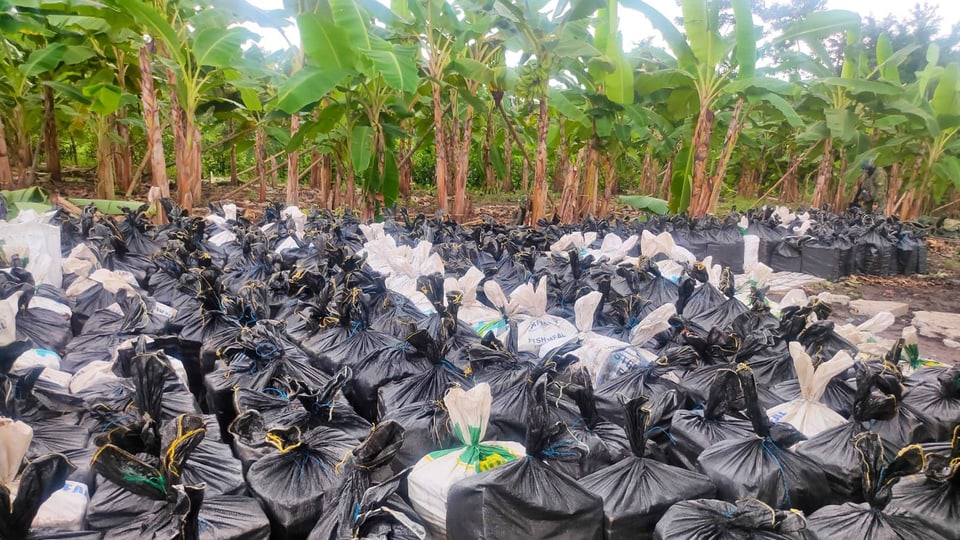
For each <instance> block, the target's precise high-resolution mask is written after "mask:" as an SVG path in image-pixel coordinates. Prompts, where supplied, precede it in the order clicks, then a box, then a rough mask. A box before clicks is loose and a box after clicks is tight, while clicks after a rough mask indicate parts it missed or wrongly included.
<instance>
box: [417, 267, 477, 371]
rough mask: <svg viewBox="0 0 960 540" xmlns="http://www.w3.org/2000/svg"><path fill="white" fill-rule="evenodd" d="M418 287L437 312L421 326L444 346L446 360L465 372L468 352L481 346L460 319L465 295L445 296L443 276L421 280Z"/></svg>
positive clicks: (468, 327)
mask: <svg viewBox="0 0 960 540" xmlns="http://www.w3.org/2000/svg"><path fill="white" fill-rule="evenodd" d="M417 285H418V286H419V287H420V290H421V291H422V292H423V293H424V295H426V297H427V299H429V300H430V303H431V304H433V309H434V310H435V312H434V313H432V314H430V315H428V316H426V317H425V318H424V319H423V320H422V321H421V322H420V325H421V326H420V327H421V328H423V329H424V330H426V331H427V332H428V333H429V334H430V337H432V338H433V339H434V341H436V342H438V343H443V344H444V348H445V349H446V352H445V353H444V356H445V357H446V359H447V361H448V362H450V363H451V364H453V365H454V366H456V367H457V368H458V369H465V368H466V367H467V363H468V359H467V354H466V349H467V347H469V346H470V345H473V344H475V343H478V342H479V341H480V338H479V336H477V333H476V332H475V331H474V330H473V328H471V327H470V325H469V324H467V323H465V322H463V321H461V320H459V319H458V318H457V313H458V311H459V309H460V296H461V294H460V293H458V292H456V291H453V292H450V293H447V294H446V295H444V285H443V276H441V275H440V274H432V275H429V276H420V277H419V278H417ZM444 300H446V303H444Z"/></svg>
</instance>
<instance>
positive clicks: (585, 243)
mask: <svg viewBox="0 0 960 540" xmlns="http://www.w3.org/2000/svg"><path fill="white" fill-rule="evenodd" d="M596 239H597V233H595V232H587V233H584V232H580V231H576V232H572V233H569V234H565V235H563V236H561V237H560V239H559V240H557V241H556V242H554V243H553V244H551V245H550V252H551V253H553V254H554V255H561V256H566V254H567V252H568V251H570V249H571V248H573V249H576V250H577V251H578V252H580V253H583V254H586V250H587V248H589V247H590V245H591V244H593V242H594V241H595V240H596Z"/></svg>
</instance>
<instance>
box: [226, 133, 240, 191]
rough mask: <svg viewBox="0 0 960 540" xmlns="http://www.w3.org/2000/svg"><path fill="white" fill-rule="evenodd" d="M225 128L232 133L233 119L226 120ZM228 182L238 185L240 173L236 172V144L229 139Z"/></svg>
mask: <svg viewBox="0 0 960 540" xmlns="http://www.w3.org/2000/svg"><path fill="white" fill-rule="evenodd" d="M227 130H228V131H229V132H230V133H231V134H232V133H233V119H232V118H231V119H230V120H227ZM230 183H231V184H232V185H234V186H239V185H240V175H238V174H237V144H236V141H235V140H234V141H230Z"/></svg>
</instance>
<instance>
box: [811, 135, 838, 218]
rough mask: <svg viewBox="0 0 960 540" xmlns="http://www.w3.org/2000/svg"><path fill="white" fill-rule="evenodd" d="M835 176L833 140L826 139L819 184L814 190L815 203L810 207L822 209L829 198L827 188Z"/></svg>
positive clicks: (819, 172) (818, 179) (818, 171)
mask: <svg viewBox="0 0 960 540" xmlns="http://www.w3.org/2000/svg"><path fill="white" fill-rule="evenodd" d="M832 176H833V139H830V138H828V139H826V140H825V141H824V143H823V155H822V157H821V158H820V168H819V169H818V170H817V184H816V186H815V187H814V188H813V202H812V203H810V206H812V207H814V208H820V207H821V206H823V203H824V202H825V201H824V199H825V198H826V196H827V186H829V185H830V178H831V177H832Z"/></svg>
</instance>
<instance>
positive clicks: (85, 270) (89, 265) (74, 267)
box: [60, 244, 100, 277]
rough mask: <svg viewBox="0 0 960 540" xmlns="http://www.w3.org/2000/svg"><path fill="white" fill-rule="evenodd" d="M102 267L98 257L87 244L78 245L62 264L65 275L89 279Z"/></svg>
mask: <svg viewBox="0 0 960 540" xmlns="http://www.w3.org/2000/svg"><path fill="white" fill-rule="evenodd" d="M99 266H100V262H99V260H98V259H97V256H96V255H95V254H94V253H93V251H91V250H90V248H89V247H87V245H86V244H77V245H76V246H74V248H73V249H71V250H70V254H69V255H67V256H66V258H64V259H63V261H62V263H61V264H60V267H61V269H62V270H63V274H64V275H66V274H76V275H77V276H80V277H87V276H89V275H90V273H91V272H93V271H94V269H96V268H98V267H99Z"/></svg>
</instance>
